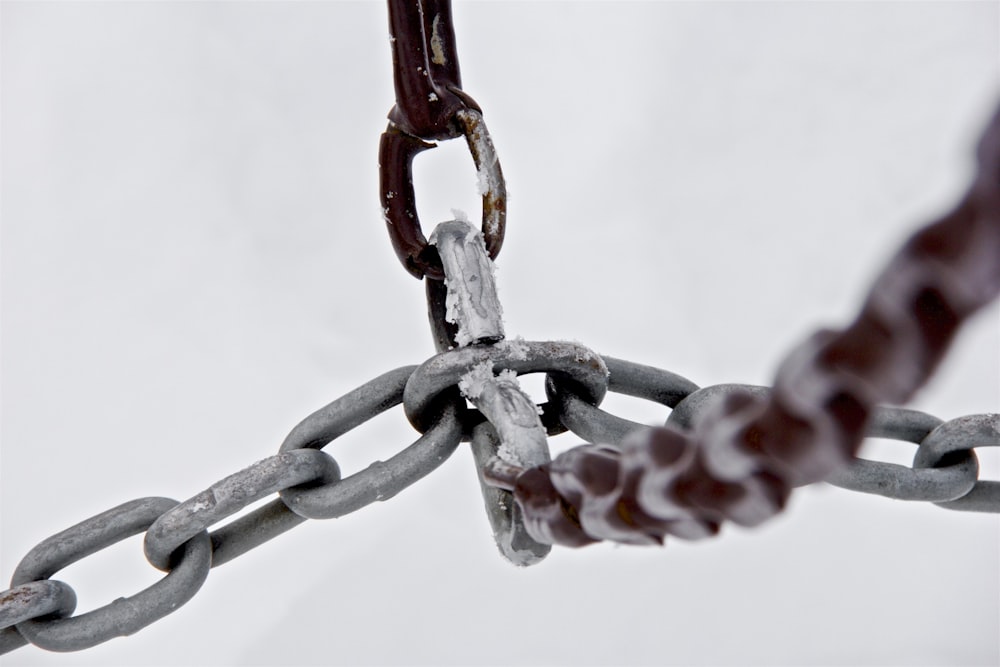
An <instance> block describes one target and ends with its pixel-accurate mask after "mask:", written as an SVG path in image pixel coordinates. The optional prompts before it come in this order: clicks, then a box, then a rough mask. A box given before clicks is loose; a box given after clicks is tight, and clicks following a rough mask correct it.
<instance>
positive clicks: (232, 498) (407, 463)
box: [0, 341, 1000, 653]
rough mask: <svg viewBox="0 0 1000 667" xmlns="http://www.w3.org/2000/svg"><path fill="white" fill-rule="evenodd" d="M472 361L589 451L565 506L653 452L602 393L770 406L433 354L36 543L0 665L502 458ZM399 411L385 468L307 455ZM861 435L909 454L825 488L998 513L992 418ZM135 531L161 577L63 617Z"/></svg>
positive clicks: (605, 366) (670, 377)
mask: <svg viewBox="0 0 1000 667" xmlns="http://www.w3.org/2000/svg"><path fill="white" fill-rule="evenodd" d="M483 362H486V363H488V364H489V366H490V368H491V369H495V370H496V371H497V372H500V371H504V370H507V371H516V372H522V373H523V372H528V371H538V372H544V373H546V388H547V393H548V394H549V401H548V403H546V404H545V408H544V412H545V414H546V415H547V417H546V420H547V421H550V422H551V423H552V425H551V426H550V428H549V431H550V432H556V431H559V432H561V431H564V430H566V429H569V430H570V431H572V432H573V433H574V434H576V435H578V436H580V437H583V438H584V439H586V440H589V441H591V442H600V443H602V445H600V446H598V445H589V446H585V447H580V448H575V449H572V450H569V452H565V453H563V454H561V455H559V456H557V457H556V459H555V460H554V461H553V462H552V463H551V464H549V465H548V467H547V468H546V469H547V470H548V471H549V474H550V475H551V476H552V479H558V480H560V481H559V483H560V484H561V487H560V490H561V491H562V492H563V493H565V489H566V488H567V479H566V476H568V475H575V476H576V477H575V479H578V480H581V481H580V483H581V484H585V485H586V486H582V487H581V488H582V489H585V491H581V492H580V493H581V494H582V493H584V492H586V493H591V492H593V491H594V485H595V484H596V485H598V486H599V484H600V483H601V481H602V480H603V479H604V478H605V474H604V472H603V470H604V468H605V467H608V466H612V467H615V466H620V461H621V460H624V456H625V455H626V454H627V453H628V452H629V451H630V450H629V447H635V445H634V443H635V442H661V441H662V440H660V439H659V438H661V436H660V434H661V433H662V432H663V431H664V429H661V428H650V427H648V426H644V425H641V424H637V423H635V422H631V421H628V420H626V419H622V418H621V417H618V416H615V415H613V414H610V413H608V412H606V411H604V410H602V409H600V407H599V405H600V403H601V400H602V399H603V397H604V395H605V394H606V392H609V391H610V392H615V393H621V394H626V395H630V396H634V397H639V398H642V399H646V400H650V401H654V402H657V403H660V404H662V405H664V406H665V407H668V408H671V411H670V413H669V417H668V418H667V419H666V423H667V424H669V425H670V428H672V429H674V428H675V429H689V428H691V427H692V425H695V424H698V423H700V422H702V421H703V420H704V419H706V418H708V417H709V416H710V415H711V414H712V413H713V411H714V410H715V409H716V408H715V407H714V406H717V405H718V404H719V403H720V402H725V400H726V398H727V397H733V396H739V395H750V396H760V397H764V396H767V395H769V394H770V393H771V390H769V389H767V388H764V387H748V386H746V385H716V386H713V387H706V388H699V387H698V386H697V385H696V384H694V383H693V382H691V381H690V380H687V379H685V378H683V377H681V376H679V375H676V374H674V373H671V372H669V371H665V370H661V369H657V368H653V367H650V366H643V365H640V364H636V363H632V362H628V361H624V360H621V359H616V358H613V357H606V356H605V357H600V356H598V355H596V354H594V353H593V352H591V351H589V350H588V349H587V348H585V347H582V346H580V345H579V344H577V343H562V342H547V343H533V342H525V341H504V342H501V343H497V344H494V345H491V346H483V347H468V348H460V349H455V350H449V351H447V352H443V353H441V354H438V355H436V356H434V357H432V358H431V359H429V360H428V361H426V362H425V363H424V364H422V365H421V366H419V367H415V366H406V367H403V368H399V369H396V370H394V371H391V372H389V373H385V374H383V375H381V376H379V377H377V378H375V379H373V380H371V381H370V382H368V383H366V384H364V385H362V386H360V387H358V388H357V389H355V390H354V391H351V392H349V393H348V394H346V395H344V396H342V397H341V398H338V399H337V400H335V401H333V402H332V403H330V404H328V405H326V406H325V407H323V408H321V409H319V410H317V411H316V412H314V413H313V414H311V415H309V416H308V417H306V418H305V419H304V420H303V421H302V422H301V423H300V424H299V425H298V426H296V427H295V428H294V429H292V431H291V433H289V435H288V437H287V438H286V439H285V441H284V443H283V444H282V445H281V447H280V452H279V454H277V455H276V456H272V457H269V458H266V459H264V460H262V461H259V462H257V463H255V464H253V465H251V466H249V467H247V468H245V469H243V470H241V471H240V472H237V473H235V474H233V475H230V476H228V477H226V478H224V479H223V480H221V481H219V482H217V483H215V484H212V485H210V486H209V487H208V489H206V490H205V491H202V492H201V493H198V494H195V495H194V496H192V497H191V498H190V499H188V500H186V501H184V502H180V503H178V502H176V501H174V500H170V499H167V498H141V499H138V500H133V501H131V502H128V503H125V504H122V505H119V506H117V507H115V508H112V509H110V510H108V511H106V512H103V513H101V514H98V515H96V516H94V517H91V518H89V519H86V520H84V521H82V522H81V523H79V524H77V525H75V526H73V527H71V528H68V529H66V530H64V531H62V532H60V533H57V534H56V535H54V536H52V537H51V538H49V539H47V540H45V541H43V542H41V543H40V544H39V545H38V546H36V547H35V548H33V549H32V550H31V551H30V552H29V553H28V555H26V556H25V557H24V559H22V561H21V563H20V564H19V565H18V566H17V568H16V570H15V572H14V575H13V578H12V580H11V588H10V589H8V590H6V591H4V592H2V593H0V628H2V629H0V653H4V652H7V651H10V650H13V649H15V648H17V647H19V646H23V645H24V644H25V643H27V642H31V643H34V644H36V645H38V646H41V647H43V648H46V649H48V650H52V651H73V650H79V649H83V648H87V647H90V646H94V645H96V644H99V643H101V642H104V641H107V640H108V639H111V638H113V637H116V636H122V635H126V634H131V633H133V632H136V631H137V630H139V629H141V628H143V627H145V626H146V625H148V624H150V623H152V622H154V621H155V620H157V619H159V618H162V617H163V616H165V615H166V614H168V613H170V612H172V611H174V610H175V609H177V608H179V607H180V606H181V605H183V604H184V603H185V602H186V601H187V600H189V599H190V598H191V597H192V596H193V595H194V594H195V593H196V592H197V590H198V589H199V588H200V586H201V585H202V583H203V582H204V581H205V579H206V577H207V575H208V572H209V568H210V567H215V566H218V565H221V564H223V563H226V562H228V561H230V560H232V559H233V558H235V557H237V556H239V555H241V554H243V553H245V552H247V551H249V550H250V549H252V548H254V547H256V546H258V545H260V544H262V543H264V542H265V541H267V540H269V539H271V538H273V537H275V536H277V535H279V534H281V533H283V532H284V531H286V530H288V529H289V528H292V527H294V526H296V525H298V524H299V523H301V522H303V521H305V519H306V518H332V517H337V516H343V515H345V514H347V513H350V512H353V511H356V510H358V509H361V508H362V507H365V506H367V505H369V504H371V503H373V502H376V501H382V500H387V499H389V498H391V497H393V496H395V495H396V494H398V493H399V492H400V491H402V490H404V489H405V488H407V487H408V486H410V485H411V484H413V483H414V482H416V481H417V480H419V479H421V478H422V477H424V476H425V475H427V474H428V473H429V472H431V471H432V470H433V469H435V468H436V467H438V466H439V465H441V463H443V462H444V461H445V460H446V459H447V458H448V457H449V456H450V455H451V453H452V452H454V451H455V449H456V448H457V447H458V444H459V443H460V442H461V441H462V440H469V439H473V440H474V442H473V445H474V447H479V448H480V449H483V448H484V447H485V448H486V449H488V450H489V451H495V450H496V448H497V447H498V446H499V445H498V442H497V438H496V434H495V432H492V433H491V432H490V431H486V432H483V431H482V429H483V427H486V426H489V423H488V422H485V421H483V417H482V415H479V413H478V412H474V411H470V410H469V409H467V408H464V407H463V406H462V403H464V401H461V399H460V397H459V395H458V388H457V387H458V384H459V383H460V382H461V381H462V379H463V377H464V376H466V375H467V374H468V371H469V370H472V369H475V368H476V366H477V365H482V364H483ZM401 403H402V404H403V405H404V408H405V411H406V413H407V416H408V417H409V418H410V420H411V421H412V422H413V423H414V425H415V426H417V427H418V428H419V429H420V430H423V431H424V432H423V434H422V435H421V436H420V437H418V438H417V440H416V441H415V442H414V443H412V444H411V445H409V446H408V447H406V448H404V449H403V450H402V451H401V452H400V453H398V454H396V455H395V456H393V457H392V458H390V459H389V460H387V461H376V462H374V463H372V464H371V465H370V466H368V467H367V468H365V469H364V470H362V471H360V472H357V473H355V474H353V475H350V476H347V477H344V478H343V479H341V478H340V475H339V469H338V467H337V464H336V462H335V461H334V460H333V458H331V457H330V456H328V455H327V454H326V453H325V452H322V451H316V450H319V449H320V448H322V447H324V446H326V445H327V444H329V443H331V442H332V441H334V440H336V439H337V438H338V437H340V436H342V435H344V434H345V433H347V432H349V431H351V430H352V429H354V428H357V427H359V426H361V425H363V424H364V423H365V422H366V421H368V420H369V419H371V418H372V417H374V416H376V415H378V414H380V413H382V412H385V411H386V410H389V409H390V408H392V407H394V406H397V405H399V404H401ZM556 424H558V428H555V427H554V426H555V425H556ZM868 435H869V436H871V437H879V438H894V439H899V440H905V441H908V442H913V443H915V444H917V451H916V454H915V456H914V466H913V468H906V467H904V466H898V465H894V464H889V463H879V462H874V461H866V460H863V459H855V460H854V461H853V462H852V463H851V465H849V466H848V467H846V468H844V469H843V470H842V471H839V472H838V473H836V474H835V475H834V476H833V477H831V478H830V480H829V481H830V482H831V483H833V484H836V485H838V486H842V487H844V488H848V489H854V490H858V491H864V492H868V493H877V494H880V495H884V496H887V497H890V498H897V499H902V500H926V501H931V502H934V503H937V504H939V505H940V506H942V507H946V508H949V509H961V510H972V511H985V512H1000V483H998V482H995V481H984V480H979V479H978V473H979V467H978V464H977V463H976V456H975V452H974V449H975V448H977V447H983V446H997V445H1000V415H997V414H990V415H974V416H969V417H962V418H959V419H954V420H952V421H949V422H945V423H942V422H941V420H939V419H936V418H934V417H931V416H929V415H926V414H924V413H921V412H916V411H913V410H903V409H900V408H879V409H877V410H875V411H874V414H873V417H872V419H871V420H870V422H869V425H868ZM490 438H493V442H492V448H490V444H489V442H487V444H485V445H484V444H483V443H482V442H480V444H479V445H476V444H475V440H476V439H478V440H480V441H482V440H483V439H486V440H487V441H489V439H490ZM630 443H633V444H630ZM660 453H662V452H661V451H660V450H652V453H651V454H650V455H649V456H650V457H651V458H650V469H652V470H656V471H658V470H662V469H663V467H664V465H663V464H664V461H663V460H662V459H660V458H656V457H657V455H658V454H660ZM682 454H683V452H682ZM686 455H688V456H690V453H688V454H686ZM532 470H536V471H537V470H539V469H538V468H533V469H532ZM488 472H492V473H494V474H495V478H494V479H493V483H494V484H496V483H497V481H498V480H499V482H500V483H501V484H505V485H507V486H509V487H511V488H513V487H514V486H515V484H513V483H512V482H513V481H514V480H520V481H519V482H517V483H519V484H522V485H524V484H525V482H524V478H525V477H526V476H527V477H530V475H528V474H527V473H525V472H524V471H523V470H521V469H520V468H518V467H516V466H512V465H510V464H505V463H502V462H496V460H495V459H494V464H493V465H492V467H490V468H489V470H488ZM529 473H530V471H529ZM560 476H562V477H560ZM495 492H496V493H497V494H501V495H499V496H498V497H497V502H498V503H503V502H506V503H508V504H507V506H508V507H513V506H514V504H513V501H514V500H515V499H516V501H517V503H518V505H519V506H520V507H521V508H522V509H523V510H524V513H525V516H526V519H527V526H528V527H529V528H530V529H532V530H533V531H534V532H533V534H532V535H533V537H534V538H535V539H536V540H538V541H539V542H540V543H545V544H550V543H553V542H554V543H560V544H566V543H574V544H581V543H590V542H592V541H593V539H592V538H589V537H585V539H582V540H581V539H580V538H579V537H578V536H576V537H574V535H577V533H572V532H571V533H570V534H568V535H567V534H564V533H563V532H560V531H562V530H563V528H562V527H561V526H562V524H553V525H555V527H554V528H553V529H551V532H550V533H545V534H540V531H538V525H537V522H538V519H537V517H538V507H537V506H536V505H533V504H532V502H533V501H534V498H536V497H537V496H530V497H529V498H528V501H527V502H526V501H525V498H524V497H523V496H522V497H517V496H516V495H515V496H514V497H513V498H511V495H510V493H509V492H508V491H504V490H502V489H499V488H497V489H495ZM273 494H277V495H278V496H279V497H278V498H275V499H274V500H273V501H272V502H271V503H269V504H267V505H265V506H264V507H262V508H259V509H257V510H255V511H254V512H251V513H249V514H246V515H244V516H242V517H240V518H238V519H236V520H234V521H232V522H230V523H227V524H225V525H223V526H221V527H219V528H217V529H215V530H213V531H212V532H207V531H208V529H209V528H210V527H211V526H212V525H213V524H214V523H216V522H219V521H221V520H222V519H224V518H225V517H227V516H229V515H231V514H233V513H235V512H237V511H239V510H240V509H242V508H244V507H246V506H248V505H249V504H251V503H253V502H255V501H258V500H260V499H262V498H265V497H267V496H268V495H273ZM598 499H599V498H598ZM590 500H593V498H589V499H588V502H584V503H583V504H582V505H581V506H580V509H579V510H578V514H577V517H576V520H577V521H578V522H579V523H578V524H576V525H577V530H578V529H579V527H580V526H582V527H583V528H593V526H594V525H595V524H597V525H601V524H602V522H603V523H605V524H606V523H609V520H608V518H607V516H605V515H604V514H602V512H604V513H606V512H608V511H611V510H612V509H614V508H609V507H605V506H601V505H599V504H598V505H595V504H594V503H593V502H589V501H590ZM556 509H557V511H558V512H559V513H560V514H563V513H564V512H565V509H566V508H565V507H564V506H562V505H559V506H557V508H556ZM546 511H551V508H549V509H547V510H546ZM615 511H617V510H615ZM612 523H613V522H612ZM717 529H718V522H717V521H711V520H707V519H701V520H698V521H695V520H690V521H688V522H684V521H677V520H674V522H673V523H672V524H671V530H670V531H669V532H671V534H674V535H677V536H680V537H684V538H695V537H701V536H705V535H709V534H714V533H715V532H716V531H717ZM143 532H144V533H145V550H146V554H147V558H148V559H149V561H150V563H151V564H153V565H154V566H155V567H157V568H159V569H163V570H166V571H167V572H168V574H167V575H166V577H165V578H164V579H163V580H161V581H160V582H159V583H157V584H154V585H153V586H152V587H150V588H149V589H146V590H144V591H142V592H140V593H138V594H136V595H134V596H131V597H122V598H119V599H117V600H115V601H114V602H112V603H111V604H109V605H107V606H105V607H102V608H100V609H96V610H93V611H89V612H86V613H83V614H79V615H76V616H72V613H73V611H74V608H75V606H76V595H75V593H74V592H73V589H72V588H71V587H70V586H69V585H68V584H66V583H64V582H61V581H57V580H52V579H51V577H52V576H53V575H55V574H56V573H57V572H58V571H59V570H60V569H62V568H64V567H66V566H67V565H69V564H70V563H74V562H76V561H78V560H80V559H82V558H85V557H87V556H89V555H91V554H95V553H96V552H98V551H100V550H101V549H103V548H105V547H107V546H110V545H112V544H114V543H116V542H118V541H121V540H123V539H125V538H127V537H130V536H132V535H136V534H139V533H143ZM605 532H607V531H605ZM618 537H619V539H620V541H623V542H627V543H649V542H651V541H655V540H651V539H649V538H648V536H647V537H643V536H642V535H640V536H638V537H637V536H636V535H635V534H625V533H623V534H622V535H619V536H618ZM539 538H544V539H539ZM511 548H514V549H516V548H517V545H516V544H514V545H511Z"/></svg>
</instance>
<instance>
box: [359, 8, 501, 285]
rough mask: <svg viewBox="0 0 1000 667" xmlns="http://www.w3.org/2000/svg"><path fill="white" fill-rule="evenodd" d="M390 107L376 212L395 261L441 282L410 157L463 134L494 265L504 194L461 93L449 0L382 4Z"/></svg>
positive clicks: (475, 108) (491, 153)
mask: <svg viewBox="0 0 1000 667" xmlns="http://www.w3.org/2000/svg"><path fill="white" fill-rule="evenodd" d="M388 4H389V32H390V35H391V39H392V61H393V83H394V87H395V91H396V104H395V106H393V108H392V110H391V111H390V112H389V126H388V128H386V131H385V132H384V133H383V134H382V138H381V141H380V144H379V179H380V187H379V193H380V200H381V203H382V214H383V217H384V218H385V222H386V226H387V228H388V230H389V238H390V240H391V242H392V247H393V250H395V252H396V256H397V257H399V260H400V261H401V262H402V263H403V266H404V267H405V268H406V270H407V271H408V272H410V274H412V275H413V276H414V277H416V278H418V279H419V278H423V277H424V276H425V275H426V276H428V277H429V278H432V279H434V280H443V279H444V273H443V270H442V268H441V263H440V259H439V258H438V256H437V253H436V251H435V250H434V248H433V247H432V246H429V245H428V243H427V239H426V238H425V237H424V233H423V230H422V229H421V227H420V219H419V217H418V216H417V206H416V195H415V193H414V191H413V158H414V157H416V155H417V154H418V153H420V152H421V151H424V150H427V149H429V148H434V146H435V144H432V143H428V140H435V141H437V140H446V139H453V138H455V137H458V136H460V135H463V136H465V140H466V143H468V146H469V151H470V153H472V159H473V162H474V163H475V166H476V170H477V172H478V176H479V194H480V195H482V200H483V215H482V232H483V238H484V240H485V242H486V250H487V252H488V254H489V256H490V258H491V259H495V258H496V256H497V253H499V252H500V247H501V246H502V245H503V238H504V231H505V227H506V220H507V188H506V185H505V183H504V178H503V172H502V170H501V169H500V161H499V159H498V158H497V154H496V149H495V148H494V147H493V140H492V139H491V137H490V134H489V131H488V130H487V129H486V123H485V122H484V121H483V116H482V109H480V107H479V105H478V104H477V103H476V101H475V100H473V99H472V98H471V97H469V95H468V94H466V93H465V92H464V91H462V84H461V77H460V75H459V66H458V52H457V50H456V48H455V31H454V29H453V27H452V20H451V2H450V0H389V3H388Z"/></svg>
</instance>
